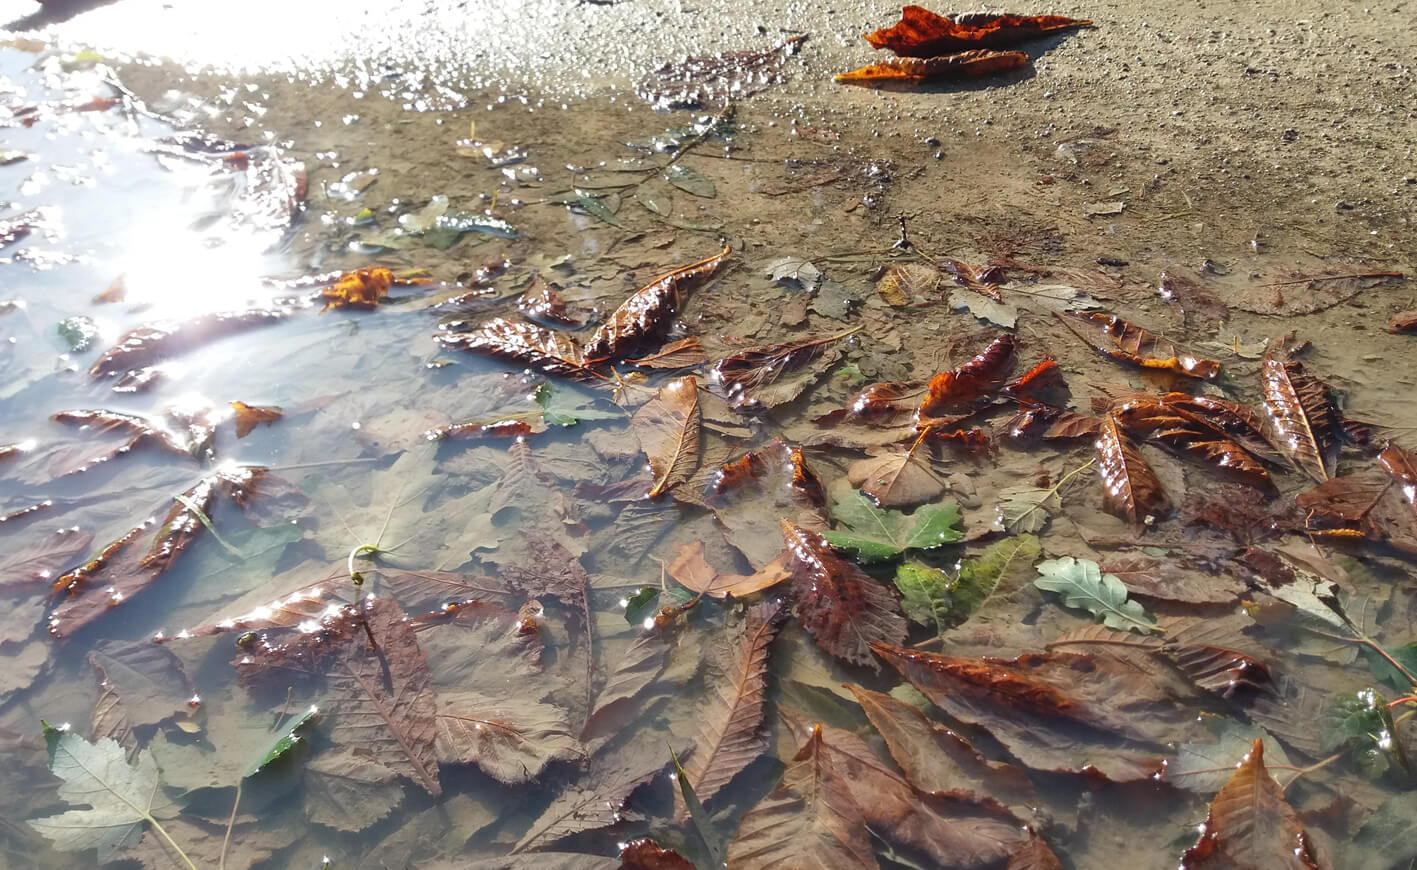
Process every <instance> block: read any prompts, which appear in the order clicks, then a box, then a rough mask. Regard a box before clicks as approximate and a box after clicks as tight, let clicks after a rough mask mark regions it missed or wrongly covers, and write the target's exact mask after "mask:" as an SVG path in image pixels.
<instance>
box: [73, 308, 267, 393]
mask: <svg viewBox="0 0 1417 870" xmlns="http://www.w3.org/2000/svg"><path fill="white" fill-rule="evenodd" d="M290 314H291V310H290V309H287V308H271V309H265V308H255V309H251V310H249V311H226V312H222V313H218V314H204V315H202V316H200V317H194V318H192V319H191V320H184V321H181V322H178V323H160V324H151V325H148V326H139V327H137V328H136V329H131V330H129V331H128V332H125V333H123V334H122V335H121V336H119V337H118V343H117V344H115V345H114V346H113V347H110V348H109V349H108V350H105V351H104V352H103V353H102V354H101V355H100V356H99V358H98V359H97V360H95V361H94V364H93V365H92V366H90V367H89V374H90V375H91V376H93V377H95V378H101V377H104V376H107V375H121V374H124V373H125V372H131V371H136V370H139V369H145V368H148V367H149V366H151V365H153V364H154V363H158V362H161V361H163V360H165V359H167V358H169V357H173V356H176V355H178V354H181V353H186V352H187V351H189V350H192V349H194V348H197V347H200V346H201V345H203V344H206V343H207V342H210V341H215V340H217V339H218V338H223V337H225V336H228V335H234V334H236V333H238V332H245V331H247V330H250V329H256V328H258V327H262V326H272V325H274V324H277V323H280V322H281V321H283V320H285V319H286V318H287V317H289V316H290Z"/></svg>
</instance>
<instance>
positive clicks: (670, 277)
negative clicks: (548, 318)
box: [585, 245, 732, 362]
mask: <svg viewBox="0 0 1417 870" xmlns="http://www.w3.org/2000/svg"><path fill="white" fill-rule="evenodd" d="M731 252H732V248H731V247H729V246H726V245H725V246H724V248H723V250H722V251H720V252H719V253H717V254H715V255H714V256H712V257H709V258H708V259H706V260H700V261H699V262H697V263H691V264H689V265H687V266H681V267H679V268H678V269H675V270H674V271H672V272H670V273H668V274H666V275H661V276H660V277H658V278H656V279H654V280H653V281H651V282H650V283H648V284H646V285H645V286H643V287H641V288H640V289H639V290H636V291H635V293H634V294H633V295H632V296H630V298H629V299H626V300H625V301H624V302H622V303H621V304H620V307H619V308H617V309H615V313H614V314H612V315H610V317H609V318H608V319H607V320H606V321H605V322H604V323H602V324H601V325H600V327H599V328H598V329H596V331H595V332H594V333H592V334H591V337H590V340H589V341H587V342H586V345H585V358H586V359H587V360H590V361H593V362H599V361H601V360H607V359H615V358H617V357H622V356H624V355H625V354H626V353H629V352H630V351H633V350H634V349H635V348H637V347H639V346H640V345H641V344H643V343H644V342H646V341H649V340H650V339H652V338H657V337H659V336H661V335H663V334H664V331H665V330H667V329H668V328H669V324H670V322H671V321H672V320H673V319H674V315H676V314H678V313H679V309H680V308H682V307H683V305H684V302H685V301H686V300H687V299H688V296H689V292H690V291H691V290H692V289H693V288H694V286H695V285H697V284H698V283H699V282H700V281H703V280H704V279H706V278H708V277H709V276H710V275H712V274H713V273H714V272H715V271H717V270H718V267H719V266H721V265H723V263H724V261H726V260H727V259H728V255H729V254H730V253H731Z"/></svg>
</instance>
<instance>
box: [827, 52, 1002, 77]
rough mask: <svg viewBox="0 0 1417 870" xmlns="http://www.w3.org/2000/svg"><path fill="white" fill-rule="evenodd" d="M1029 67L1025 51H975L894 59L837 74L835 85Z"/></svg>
mask: <svg viewBox="0 0 1417 870" xmlns="http://www.w3.org/2000/svg"><path fill="white" fill-rule="evenodd" d="M1024 66H1028V55H1027V54H1024V53H1023V52H1021V51H991V50H989V49H982V48H981V49H975V50H973V51H962V52H959V53H958V54H951V55H946V56H944V57H924V58H917V57H893V58H890V59H889V60H878V61H876V62H875V63H871V64H867V65H866V66H863V67H861V68H859V69H854V70H851V71H850V72H844V73H837V74H836V75H834V76H832V81H834V82H837V83H839V84H846V85H873V84H881V83H883V82H923V81H930V80H934V79H967V78H975V77H977V76H987V75H992V74H994V73H997V72H1004V71H1006V70H1011V69H1018V68H1020V67H1024Z"/></svg>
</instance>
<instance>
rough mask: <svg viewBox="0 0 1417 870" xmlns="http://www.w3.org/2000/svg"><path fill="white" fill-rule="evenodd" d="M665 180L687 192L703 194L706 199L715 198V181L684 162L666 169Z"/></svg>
mask: <svg viewBox="0 0 1417 870" xmlns="http://www.w3.org/2000/svg"><path fill="white" fill-rule="evenodd" d="M664 180H665V181H667V182H669V183H670V184H672V185H674V186H675V187H677V188H679V189H680V190H682V191H684V192H685V193H689V194H693V195H694V196H701V197H703V198H704V199H713V197H714V192H715V191H714V186H713V182H712V181H710V180H708V179H707V178H704V177H703V176H702V175H700V174H698V173H697V172H695V171H694V170H692V169H690V168H689V167H687V166H684V165H682V164H679V163H676V164H674V165H673V166H671V167H669V168H668V169H666V170H664Z"/></svg>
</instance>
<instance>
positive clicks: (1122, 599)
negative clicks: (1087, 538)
mask: <svg viewBox="0 0 1417 870" xmlns="http://www.w3.org/2000/svg"><path fill="white" fill-rule="evenodd" d="M1036 567H1037V569H1038V573H1039V574H1041V575H1042V576H1041V577H1039V578H1038V579H1037V580H1034V581H1033V585H1035V586H1037V587H1038V588H1039V589H1044V590H1047V591H1049V592H1056V593H1058V594H1059V595H1061V596H1062V597H1063V604H1065V605H1067V606H1068V607H1081V608H1083V609H1084V610H1086V611H1088V612H1089V613H1091V614H1092V615H1093V616H1096V617H1097V618H1098V619H1100V620H1101V621H1102V624H1103V625H1105V626H1107V627H1108V628H1115V629H1118V630H1130V631H1139V632H1141V633H1143V634H1145V633H1147V632H1152V631H1160V630H1161V626H1159V625H1157V624H1156V621H1155V620H1153V619H1152V618H1151V617H1150V616H1148V615H1147V613H1146V611H1145V610H1143V609H1142V606H1141V605H1140V604H1137V603H1136V602H1135V601H1128V600H1127V587H1125V586H1123V585H1122V581H1121V580H1118V579H1117V578H1116V577H1113V576H1112V575H1111V574H1103V573H1102V571H1101V570H1100V569H1099V568H1098V567H1097V563H1096V562H1093V561H1091V560H1088V559H1074V558H1073V557H1072V556H1063V557H1062V558H1060V559H1049V560H1047V561H1044V562H1039V563H1038V565H1037V566H1036Z"/></svg>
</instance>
